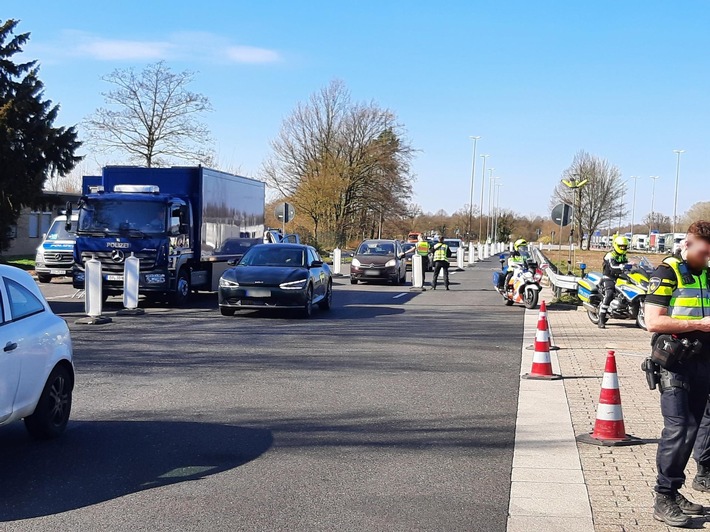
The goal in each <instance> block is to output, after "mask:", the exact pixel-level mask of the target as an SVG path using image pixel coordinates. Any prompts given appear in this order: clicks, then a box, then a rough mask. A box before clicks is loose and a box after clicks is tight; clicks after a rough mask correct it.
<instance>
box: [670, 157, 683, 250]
mask: <svg viewBox="0 0 710 532" xmlns="http://www.w3.org/2000/svg"><path fill="white" fill-rule="evenodd" d="M684 152H685V150H673V153H675V154H676V156H677V157H676V165H675V194H674V196H673V239H674V240H675V229H676V227H675V226H676V218H677V217H678V180H679V178H680V154H681V153H684Z"/></svg>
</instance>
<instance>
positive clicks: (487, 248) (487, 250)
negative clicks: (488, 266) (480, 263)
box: [483, 242, 491, 259]
mask: <svg viewBox="0 0 710 532" xmlns="http://www.w3.org/2000/svg"><path fill="white" fill-rule="evenodd" d="M490 256H491V245H490V244H489V243H488V242H486V243H485V244H483V258H484V259H487V258H488V257H490Z"/></svg>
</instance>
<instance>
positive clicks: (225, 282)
mask: <svg viewBox="0 0 710 532" xmlns="http://www.w3.org/2000/svg"><path fill="white" fill-rule="evenodd" d="M219 286H220V288H238V287H239V283H238V282H237V281H231V280H230V279H225V278H224V277H220V278H219Z"/></svg>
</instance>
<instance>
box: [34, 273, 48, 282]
mask: <svg viewBox="0 0 710 532" xmlns="http://www.w3.org/2000/svg"><path fill="white" fill-rule="evenodd" d="M37 280H38V281H39V282H40V283H48V282H50V281H51V280H52V276H51V275H49V274H48V273H38V274H37Z"/></svg>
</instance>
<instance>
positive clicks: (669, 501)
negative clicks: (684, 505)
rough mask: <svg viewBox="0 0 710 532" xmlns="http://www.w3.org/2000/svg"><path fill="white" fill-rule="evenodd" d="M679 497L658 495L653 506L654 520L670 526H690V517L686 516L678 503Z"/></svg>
mask: <svg viewBox="0 0 710 532" xmlns="http://www.w3.org/2000/svg"><path fill="white" fill-rule="evenodd" d="M676 496H677V495H667V494H665V493H656V502H655V503H654V505H653V518H654V519H655V520H656V521H661V522H663V523H665V524H667V525H669V526H678V527H685V526H688V525H689V524H690V517H688V516H687V515H685V514H684V513H683V512H682V511H681V509H680V506H678V503H677V502H676Z"/></svg>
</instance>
